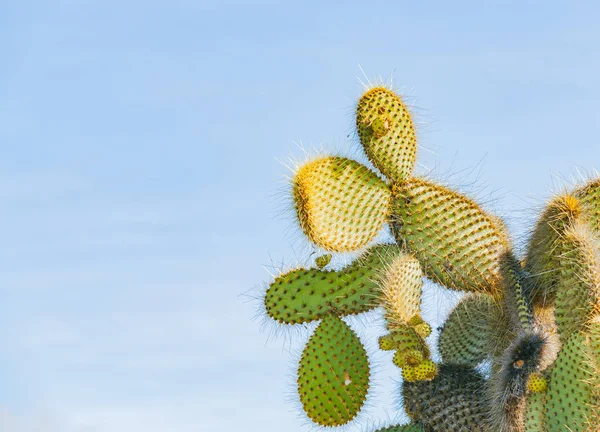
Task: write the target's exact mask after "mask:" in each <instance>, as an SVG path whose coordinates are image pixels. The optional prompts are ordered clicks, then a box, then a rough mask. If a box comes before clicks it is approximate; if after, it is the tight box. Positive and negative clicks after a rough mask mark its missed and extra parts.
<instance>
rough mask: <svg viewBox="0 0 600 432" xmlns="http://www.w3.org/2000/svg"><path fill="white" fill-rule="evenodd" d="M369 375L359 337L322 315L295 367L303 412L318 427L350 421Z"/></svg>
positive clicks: (358, 406) (361, 399) (338, 322)
mask: <svg viewBox="0 0 600 432" xmlns="http://www.w3.org/2000/svg"><path fill="white" fill-rule="evenodd" d="M369 377H370V370H369V360H368V358H367V353H366V351H365V348H364V346H363V344H362V343H361V341H360V339H359V338H358V336H356V334H355V333H354V331H352V329H351V328H350V327H348V325H347V324H346V323H345V322H344V321H342V320H341V319H340V318H338V317H336V316H334V315H327V316H325V317H324V318H323V321H322V322H321V323H320V324H319V326H318V327H317V329H316V330H315V332H314V333H313V334H312V336H311V337H310V339H309V341H308V344H307V345H306V347H305V348H304V351H303V353H302V358H301V359H300V364H299V368H298V393H299V395H300V401H301V402H302V406H303V408H304V411H305V413H306V415H307V416H308V417H309V418H310V419H311V420H312V421H313V422H315V423H317V424H319V425H321V426H340V425H343V424H346V423H348V422H350V421H351V420H352V419H353V418H354V417H356V415H357V414H358V412H359V411H360V409H361V407H362V405H363V404H364V402H365V399H366V397H367V392H368V390H369Z"/></svg>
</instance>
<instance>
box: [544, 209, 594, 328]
mask: <svg viewBox="0 0 600 432" xmlns="http://www.w3.org/2000/svg"><path fill="white" fill-rule="evenodd" d="M559 242H560V244H561V247H560V249H561V251H562V253H561V255H560V256H559V257H558V265H559V270H560V277H559V278H557V280H556V300H555V302H554V304H555V316H556V325H557V327H558V330H559V332H560V338H561V340H566V339H568V338H569V336H570V335H571V334H572V333H573V332H575V331H577V330H579V329H580V328H581V327H582V326H583V325H584V324H586V323H587V322H588V321H589V320H590V318H591V317H592V316H593V315H595V314H596V313H598V312H599V305H598V303H599V301H600V250H599V244H598V239H597V238H596V236H595V235H594V233H593V232H592V230H591V229H590V228H589V226H588V225H587V224H586V223H584V222H582V221H576V222H575V223H574V224H573V225H572V226H571V227H569V228H568V229H567V230H566V232H565V233H564V235H563V236H562V237H561V238H560V239H559Z"/></svg>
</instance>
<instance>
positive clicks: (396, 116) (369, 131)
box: [356, 87, 417, 181]
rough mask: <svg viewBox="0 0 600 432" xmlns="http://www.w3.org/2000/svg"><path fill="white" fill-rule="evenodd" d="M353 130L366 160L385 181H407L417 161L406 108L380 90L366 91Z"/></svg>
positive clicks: (379, 88)
mask: <svg viewBox="0 0 600 432" xmlns="http://www.w3.org/2000/svg"><path fill="white" fill-rule="evenodd" d="M356 127H357V130H358V135H359V136H360V141H361V144H362V146H363V148H364V150H365V153H366V154H367V157H368V158H369V160H370V161H371V162H372V163H373V165H375V166H376V167H377V168H378V169H379V170H380V171H381V172H382V173H383V174H384V175H385V176H386V177H388V178H389V179H392V180H395V181H398V180H403V179H405V178H407V177H409V176H410V175H411V173H412V171H413V168H414V165H415V160H416V157H417V139H416V135H415V129H414V125H413V121H412V118H411V115H410V113H409V112H408V109H407V108H406V105H404V103H403V102H402V100H401V99H400V97H399V96H398V95H397V94H395V93H394V92H393V91H391V90H388V89H386V88H384V87H375V88H372V89H370V90H368V91H367V92H366V93H365V94H364V95H363V96H362V97H361V98H360V100H359V101H358V105H357V108H356Z"/></svg>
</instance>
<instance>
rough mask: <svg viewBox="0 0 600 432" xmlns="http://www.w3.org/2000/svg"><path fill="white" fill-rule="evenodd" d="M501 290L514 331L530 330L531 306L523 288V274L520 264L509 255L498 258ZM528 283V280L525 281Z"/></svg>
mask: <svg viewBox="0 0 600 432" xmlns="http://www.w3.org/2000/svg"><path fill="white" fill-rule="evenodd" d="M500 269H501V274H502V289H503V292H504V298H505V301H504V303H505V305H506V307H507V309H508V312H509V313H510V317H511V319H512V323H513V325H514V326H515V328H516V329H519V330H531V329H532V325H533V306H532V302H531V299H530V295H529V294H530V292H531V290H528V289H527V288H526V286H525V283H526V281H525V278H524V272H523V269H522V267H521V264H520V263H519V261H517V259H516V258H515V257H514V256H513V255H512V254H511V253H508V252H507V253H505V254H503V255H502V257H501V258H500ZM527 282H529V279H527Z"/></svg>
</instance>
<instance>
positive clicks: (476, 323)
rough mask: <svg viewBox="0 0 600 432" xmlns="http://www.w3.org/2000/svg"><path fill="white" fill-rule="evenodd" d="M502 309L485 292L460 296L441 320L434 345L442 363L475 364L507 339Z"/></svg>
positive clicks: (499, 347)
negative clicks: (444, 319)
mask: <svg viewBox="0 0 600 432" xmlns="http://www.w3.org/2000/svg"><path fill="white" fill-rule="evenodd" d="M506 320H507V316H506V312H505V311H504V310H503V308H502V304H501V303H499V301H498V300H496V299H494V298H493V297H491V296H489V295H487V294H480V293H476V294H471V295H468V296H466V297H464V298H463V299H462V300H461V301H460V302H459V303H458V304H457V305H456V307H455V308H454V310H453V311H452V312H451V313H450V316H449V317H448V319H447V320H446V322H445V323H444V326H443V328H442V332H441V333H440V338H439V342H438V348H439V350H440V354H441V355H442V359H443V361H444V362H445V363H456V364H464V365H470V366H476V365H477V364H479V363H481V362H482V361H484V360H485V359H487V358H489V357H490V356H491V355H493V354H494V353H495V352H498V351H499V350H503V349H504V348H506V347H507V346H508V344H509V343H510V337H511V335H510V330H509V329H508V326H507V325H506Z"/></svg>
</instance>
